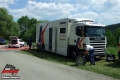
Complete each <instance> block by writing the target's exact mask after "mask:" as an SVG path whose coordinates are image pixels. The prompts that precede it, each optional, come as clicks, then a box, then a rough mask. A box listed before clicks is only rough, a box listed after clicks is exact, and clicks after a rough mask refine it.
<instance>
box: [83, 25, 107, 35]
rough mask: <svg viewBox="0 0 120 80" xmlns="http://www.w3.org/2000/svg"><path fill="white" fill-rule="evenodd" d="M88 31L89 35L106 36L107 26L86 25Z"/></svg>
mask: <svg viewBox="0 0 120 80" xmlns="http://www.w3.org/2000/svg"><path fill="white" fill-rule="evenodd" d="M85 28H86V31H85V33H87V36H90V37H94V36H100V37H104V36H105V27H98V26H96V27H95V26H94V27H93V26H86V27H85Z"/></svg>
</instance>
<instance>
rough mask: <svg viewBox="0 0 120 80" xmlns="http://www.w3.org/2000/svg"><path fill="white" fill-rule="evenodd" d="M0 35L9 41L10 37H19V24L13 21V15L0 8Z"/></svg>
mask: <svg viewBox="0 0 120 80" xmlns="http://www.w3.org/2000/svg"><path fill="white" fill-rule="evenodd" d="M0 35H1V36H4V37H5V38H6V39H8V38H9V36H13V35H14V36H18V35H19V27H18V25H17V23H16V22H14V21H13V17H12V15H10V14H8V11H7V10H6V9H5V8H0Z"/></svg>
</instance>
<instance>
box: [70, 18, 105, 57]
mask: <svg viewBox="0 0 120 80" xmlns="http://www.w3.org/2000/svg"><path fill="white" fill-rule="evenodd" d="M72 21H73V22H72V25H71V29H70V36H69V50H70V52H71V53H70V55H71V56H72V57H75V56H77V55H78V54H79V53H82V51H83V46H82V44H83V43H86V44H87V45H91V46H93V47H94V49H95V57H104V56H105V54H106V44H107V40H106V36H105V27H106V26H105V25H103V24H101V23H97V22H95V21H94V20H92V19H81V18H77V19H72ZM73 45H76V48H75V47H73Z"/></svg>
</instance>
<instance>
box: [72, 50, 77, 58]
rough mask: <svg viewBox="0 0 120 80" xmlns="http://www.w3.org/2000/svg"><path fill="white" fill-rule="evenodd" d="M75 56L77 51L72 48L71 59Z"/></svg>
mask: <svg viewBox="0 0 120 80" xmlns="http://www.w3.org/2000/svg"><path fill="white" fill-rule="evenodd" d="M76 57H77V51H76V50H72V51H71V58H72V59H76Z"/></svg>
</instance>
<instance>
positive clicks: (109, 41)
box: [106, 30, 116, 46]
mask: <svg viewBox="0 0 120 80" xmlns="http://www.w3.org/2000/svg"><path fill="white" fill-rule="evenodd" d="M106 37H107V44H108V45H109V46H115V44H116V38H115V36H114V35H113V34H112V32H111V31H110V30H106Z"/></svg>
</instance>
